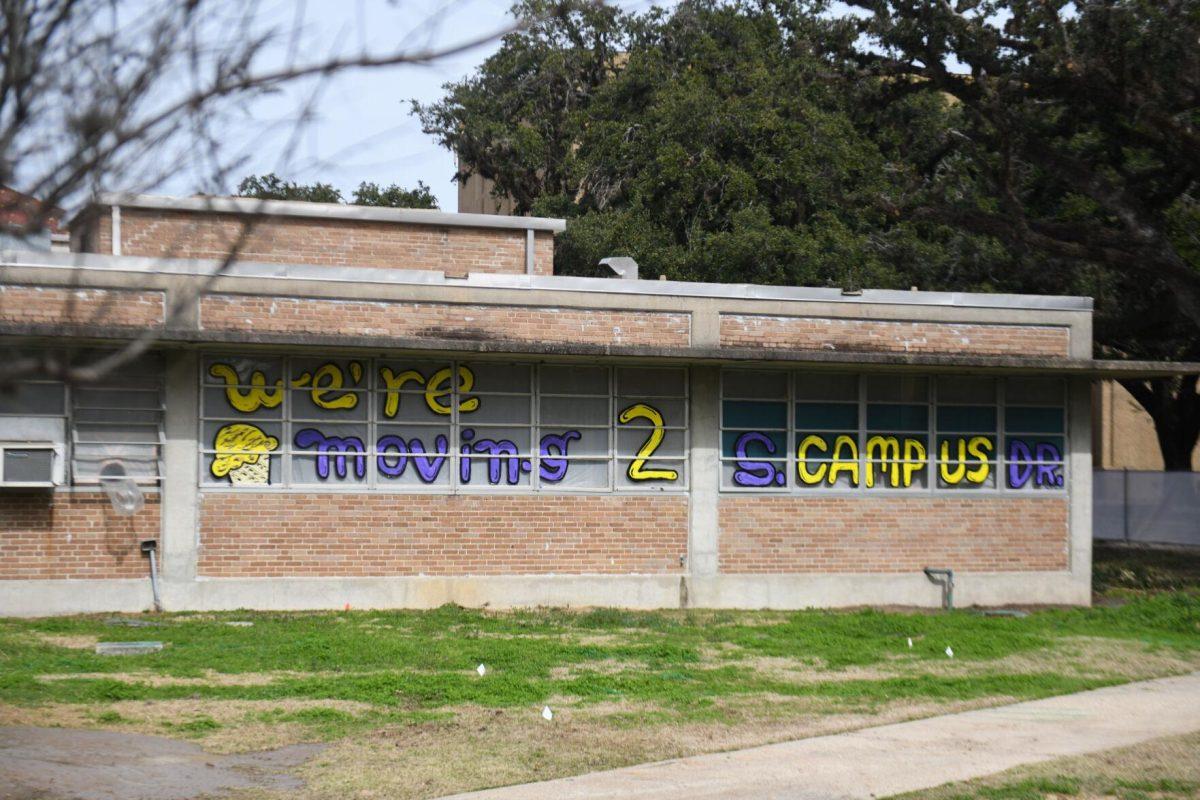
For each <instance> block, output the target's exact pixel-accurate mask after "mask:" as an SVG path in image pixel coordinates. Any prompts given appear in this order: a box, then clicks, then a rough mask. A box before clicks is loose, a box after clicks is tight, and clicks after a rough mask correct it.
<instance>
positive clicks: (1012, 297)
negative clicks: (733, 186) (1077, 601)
mask: <svg viewBox="0 0 1200 800" xmlns="http://www.w3.org/2000/svg"><path fill="white" fill-rule="evenodd" d="M298 205H305V204H304V203H300V204H298ZM470 216H484V217H486V216H487V215H486V214H483V215H470ZM514 219H525V217H515V218H514ZM0 264H3V265H6V266H14V267H39V268H51V269H80V270H98V271H111V272H127V273H144V274H163V275H199V276H210V275H212V274H213V273H214V272H216V271H217V270H219V269H221V268H222V266H224V265H223V262H221V261H219V260H208V259H171V258H148V257H144V256H111V255H101V254H96V253H54V252H43V251H25V250H3V251H0ZM221 277H222V278H235V279H236V278H246V279H262V278H271V279H278V280H299V281H322V282H324V283H354V284H360V285H369V284H379V285H387V286H396V285H419V286H456V287H466V288H478V289H517V290H520V289H525V290H539V291H561V292H595V293H601V294H627V295H666V296H670V297H703V298H716V299H731V300H777V301H778V300H783V301H787V300H792V301H808V302H814V301H815V302H821V303H835V304H850V305H874V304H885V305H912V306H945V307H954V308H1001V309H1031V310H1044V311H1091V310H1092V298H1090V297H1072V296H1068V295H1062V296H1060V295H1032V294H985V293H982V292H924V291H901V290H895V289H864V290H862V291H861V292H855V293H850V294H847V293H845V292H843V290H841V289H838V288H824V287H804V286H764V285H760V284H750V283H700V282H692V281H661V280H650V279H642V280H622V279H619V278H577V277H570V276H565V275H524V274H521V275H517V274H502V273H485V272H473V273H471V274H470V275H469V276H468V277H467V278H465V279H464V278H447V277H446V276H445V275H444V274H443V273H441V272H438V271H434V270H422V269H393V268H390V267H329V266H321V265H318V264H274V263H261V262H249V261H238V262H235V263H233V264H231V265H229V266H228V267H227V268H226V269H225V270H224V271H223V272H222V273H221Z"/></svg>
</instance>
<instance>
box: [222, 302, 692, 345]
mask: <svg viewBox="0 0 1200 800" xmlns="http://www.w3.org/2000/svg"><path fill="white" fill-rule="evenodd" d="M200 324H201V327H203V328H205V329H206V330H242V331H251V330H252V331H256V332H259V333H263V332H268V331H270V332H276V333H323V334H341V335H346V336H399V337H430V338H436V339H469V340H486V339H501V340H510V341H536V342H576V343H584V344H647V345H651V344H654V345H663V346H679V347H682V346H686V345H687V344H688V343H689V342H690V340H691V317H690V316H689V315H687V314H671V313H662V312H646V311H637V312H633V311H606V310H599V309H576V308H547V307H524V306H485V305H454V304H450V303H384V302H379V303H376V302H363V301H350V300H308V299H300V298H293V297H258V296H252V295H210V296H207V297H204V298H203V299H202V300H201V302H200Z"/></svg>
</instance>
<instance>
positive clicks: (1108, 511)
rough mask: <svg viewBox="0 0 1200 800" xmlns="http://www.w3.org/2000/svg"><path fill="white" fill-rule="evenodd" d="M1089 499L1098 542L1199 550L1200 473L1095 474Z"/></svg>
mask: <svg viewBox="0 0 1200 800" xmlns="http://www.w3.org/2000/svg"><path fill="white" fill-rule="evenodd" d="M1092 496H1093V500H1094V502H1093V507H1092V529H1093V531H1094V536H1095V538H1096V539H1098V540H1102V541H1123V542H1144V543H1154V544H1182V545H1193V546H1198V547H1200V472H1141V471H1136V470H1102V471H1097V472H1096V473H1095V474H1094V476H1093V481H1092Z"/></svg>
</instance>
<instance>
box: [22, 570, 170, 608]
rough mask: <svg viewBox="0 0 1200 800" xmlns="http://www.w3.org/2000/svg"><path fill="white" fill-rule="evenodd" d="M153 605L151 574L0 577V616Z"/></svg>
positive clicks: (150, 606)
mask: <svg viewBox="0 0 1200 800" xmlns="http://www.w3.org/2000/svg"><path fill="white" fill-rule="evenodd" d="M153 607H154V595H153V593H152V592H151V591H150V578H149V576H147V577H146V578H144V579H139V578H126V579H117V580H95V581H84V580H44V581H0V616H3V617H49V616H54V615H57V614H94V613H99V612H102V611H146V610H148V609H151V608H153Z"/></svg>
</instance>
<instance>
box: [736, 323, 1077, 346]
mask: <svg viewBox="0 0 1200 800" xmlns="http://www.w3.org/2000/svg"><path fill="white" fill-rule="evenodd" d="M1069 344H1070V334H1069V331H1068V330H1067V328H1064V327H1056V326H1049V325H967V324H959V323H951V322H892V321H884V320H867V319H834V318H830V317H772V316H760V315H756V314H722V315H721V346H722V347H767V348H780V349H792V350H839V351H851V352H854V351H860V352H876V353H880V352H882V353H897V352H900V353H971V354H973V355H1012V356H1067V355H1068V354H1069V351H1068V347H1069Z"/></svg>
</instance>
